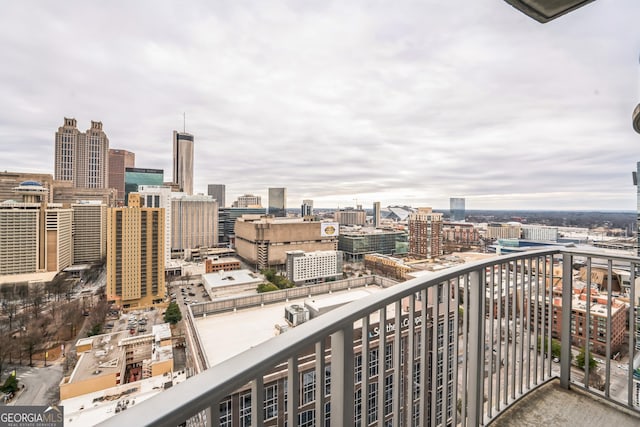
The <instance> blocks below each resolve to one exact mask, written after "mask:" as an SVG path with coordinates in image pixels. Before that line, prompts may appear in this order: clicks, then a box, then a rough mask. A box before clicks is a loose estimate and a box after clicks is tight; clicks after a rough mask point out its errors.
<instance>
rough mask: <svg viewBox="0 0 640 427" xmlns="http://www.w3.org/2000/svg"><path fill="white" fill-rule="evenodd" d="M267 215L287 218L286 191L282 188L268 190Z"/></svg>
mask: <svg viewBox="0 0 640 427" xmlns="http://www.w3.org/2000/svg"><path fill="white" fill-rule="evenodd" d="M269 215H273V216H277V217H285V216H287V189H286V188H283V187H272V188H269Z"/></svg>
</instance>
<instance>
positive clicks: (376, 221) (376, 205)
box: [373, 202, 380, 227]
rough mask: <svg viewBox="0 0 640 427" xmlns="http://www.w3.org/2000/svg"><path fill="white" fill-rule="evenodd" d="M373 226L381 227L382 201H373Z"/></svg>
mask: <svg viewBox="0 0 640 427" xmlns="http://www.w3.org/2000/svg"><path fill="white" fill-rule="evenodd" d="M373 226H374V227H380V202H373Z"/></svg>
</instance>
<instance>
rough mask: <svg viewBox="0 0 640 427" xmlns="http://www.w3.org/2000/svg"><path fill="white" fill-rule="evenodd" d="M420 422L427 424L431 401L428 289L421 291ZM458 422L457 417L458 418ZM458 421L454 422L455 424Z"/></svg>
mask: <svg viewBox="0 0 640 427" xmlns="http://www.w3.org/2000/svg"><path fill="white" fill-rule="evenodd" d="M420 304H421V306H420V310H421V313H420V317H421V319H422V320H421V322H420V421H421V422H420V423H419V425H426V424H427V411H428V408H429V402H428V401H427V397H428V396H429V393H427V372H428V370H429V364H428V355H429V348H428V346H427V343H428V342H429V341H428V327H427V305H428V297H427V290H426V289H423V290H421V291H420ZM456 422H457V419H456ZM455 424H456V423H454V425H455Z"/></svg>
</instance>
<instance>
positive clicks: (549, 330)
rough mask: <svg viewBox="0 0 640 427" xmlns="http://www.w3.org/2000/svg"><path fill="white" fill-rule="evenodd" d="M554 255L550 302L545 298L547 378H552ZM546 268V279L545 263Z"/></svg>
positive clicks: (551, 271) (550, 270)
mask: <svg viewBox="0 0 640 427" xmlns="http://www.w3.org/2000/svg"><path fill="white" fill-rule="evenodd" d="M554 258H555V257H554V256H553V255H550V256H549V286H548V288H549V303H548V304H547V303H546V300H545V304H546V305H545V307H546V308H547V336H546V338H545V339H546V341H547V353H546V362H545V363H546V366H547V378H551V374H552V372H551V366H552V365H551V361H552V360H553V359H552V358H551V356H552V353H551V343H552V336H553V318H554V314H553V306H554V295H553V285H554V279H555V277H554V274H553V262H554ZM544 269H545V279H546V277H547V265H546V263H545V266H544ZM545 287H547V285H546V284H545ZM556 320H561V319H556Z"/></svg>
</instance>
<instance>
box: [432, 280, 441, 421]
mask: <svg viewBox="0 0 640 427" xmlns="http://www.w3.org/2000/svg"><path fill="white" fill-rule="evenodd" d="M431 289H432V291H433V292H432V294H431V295H432V296H433V300H432V301H433V302H432V316H431V319H432V324H433V329H432V331H433V332H432V334H431V426H432V427H436V425H439V424H440V422H439V421H438V408H437V397H438V338H439V337H440V333H439V330H440V314H439V308H440V304H439V303H438V301H439V300H440V284H436V285H434V286H432V287H431Z"/></svg>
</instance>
